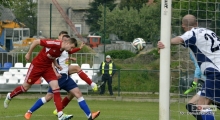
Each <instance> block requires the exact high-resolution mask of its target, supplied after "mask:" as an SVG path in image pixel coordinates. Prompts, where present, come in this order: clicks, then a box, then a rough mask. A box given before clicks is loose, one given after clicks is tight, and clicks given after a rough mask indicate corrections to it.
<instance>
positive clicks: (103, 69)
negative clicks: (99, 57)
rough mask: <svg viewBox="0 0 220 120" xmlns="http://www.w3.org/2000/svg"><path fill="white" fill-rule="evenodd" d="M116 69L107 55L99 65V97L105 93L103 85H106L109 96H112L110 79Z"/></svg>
mask: <svg viewBox="0 0 220 120" xmlns="http://www.w3.org/2000/svg"><path fill="white" fill-rule="evenodd" d="M115 69H116V67H115V64H114V63H113V61H112V60H111V56H110V55H107V56H106V59H105V61H103V62H102V63H101V65H100V73H101V74H102V82H103V84H102V85H101V91H100V95H103V94H104V93H105V84H106V82H107V84H108V91H109V94H110V95H113V91H112V77H113V76H114V74H115V72H116V70H115Z"/></svg>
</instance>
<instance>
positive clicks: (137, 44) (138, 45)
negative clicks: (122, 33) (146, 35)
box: [131, 38, 146, 51]
mask: <svg viewBox="0 0 220 120" xmlns="http://www.w3.org/2000/svg"><path fill="white" fill-rule="evenodd" d="M131 45H132V46H133V47H134V49H135V50H137V51H141V50H143V49H144V47H145V46H146V42H145V41H144V39H143V38H135V39H134V40H133V42H132V43H131Z"/></svg>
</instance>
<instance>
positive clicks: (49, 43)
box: [40, 39, 61, 48]
mask: <svg viewBox="0 0 220 120" xmlns="http://www.w3.org/2000/svg"><path fill="white" fill-rule="evenodd" d="M40 45H41V46H44V47H47V48H60V47H61V41H56V40H51V39H41V40H40Z"/></svg>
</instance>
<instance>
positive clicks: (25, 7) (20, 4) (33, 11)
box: [0, 0, 37, 36]
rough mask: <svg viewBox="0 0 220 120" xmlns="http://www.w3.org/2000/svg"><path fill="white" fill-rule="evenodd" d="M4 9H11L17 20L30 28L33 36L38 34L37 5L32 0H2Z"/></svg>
mask: <svg viewBox="0 0 220 120" xmlns="http://www.w3.org/2000/svg"><path fill="white" fill-rule="evenodd" d="M0 2H1V4H0V5H2V6H3V7H2V9H4V8H9V9H10V10H11V12H10V13H9V14H13V15H12V16H15V20H17V21H18V22H21V23H24V24H25V25H26V27H28V28H30V31H31V33H30V35H31V36H33V35H35V34H36V32H37V3H34V2H33V1H32V0H0Z"/></svg>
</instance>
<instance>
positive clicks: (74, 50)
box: [68, 48, 80, 54]
mask: <svg viewBox="0 0 220 120" xmlns="http://www.w3.org/2000/svg"><path fill="white" fill-rule="evenodd" d="M79 50H80V48H74V49H72V50H71V51H70V52H68V53H69V54H73V53H75V52H78V51H79Z"/></svg>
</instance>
